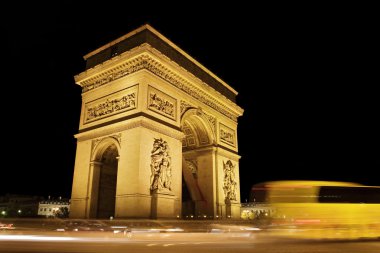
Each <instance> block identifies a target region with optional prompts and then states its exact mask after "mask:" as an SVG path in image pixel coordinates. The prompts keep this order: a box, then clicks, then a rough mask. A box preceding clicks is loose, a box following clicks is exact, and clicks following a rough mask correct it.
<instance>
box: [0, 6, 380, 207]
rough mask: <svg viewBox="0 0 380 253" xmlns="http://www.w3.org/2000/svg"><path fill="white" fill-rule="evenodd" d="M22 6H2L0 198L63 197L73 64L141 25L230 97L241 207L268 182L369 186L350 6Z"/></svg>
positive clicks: (372, 131)
mask: <svg viewBox="0 0 380 253" xmlns="http://www.w3.org/2000/svg"><path fill="white" fill-rule="evenodd" d="M34 2H35V1H33V3H28V4H25V3H17V2H16V3H14V4H8V6H7V8H6V9H5V8H4V9H3V10H2V12H5V14H6V15H2V16H1V18H0V19H1V20H0V21H1V22H0V28H1V39H0V40H1V62H2V64H1V68H0V69H1V94H2V98H3V100H2V110H1V112H2V120H1V122H2V132H3V136H2V142H1V143H2V165H1V174H0V178H1V181H0V195H2V194H5V193H18V194H29V195H31V194H34V195H42V196H45V197H46V196H48V195H51V196H62V197H70V195H71V186H72V176H73V170H74V159H75V150H76V140H75V138H74V136H73V135H74V134H76V133H77V131H78V126H79V114H80V106H81V89H80V87H79V86H78V85H76V84H75V82H74V75H76V74H78V73H80V72H82V71H84V67H85V61H84V60H83V58H82V57H83V56H84V55H85V54H87V53H89V52H91V51H93V50H95V49H97V48H98V47H100V46H102V45H104V44H106V43H108V42H110V41H112V40H114V39H117V38H118V37H120V36H122V35H124V34H126V33H128V32H130V31H131V30H134V29H136V28H138V27H140V26H141V25H143V24H146V23H149V24H150V25H152V26H153V27H154V28H155V29H156V30H158V31H159V32H161V33H162V34H163V35H164V36H166V37H167V38H168V39H170V40H171V41H172V42H174V43H175V44H176V45H178V46H179V47H180V48H182V49H183V50H184V51H185V52H187V53H188V54H190V55H191V56H192V57H194V58H195V59H196V60H197V61H199V62H200V63H201V64H203V65H204V66H205V67H206V68H208V69H209V70H211V71H212V72H213V73H215V74H216V75H217V76H219V77H220V78H221V79H222V80H224V81H225V82H227V83H228V84H229V85H230V86H232V87H233V88H234V89H235V90H237V91H238V92H239V95H238V97H237V103H238V105H239V106H240V107H242V108H243V109H244V110H245V112H244V114H243V116H242V117H241V118H239V121H238V123H239V125H238V144H239V155H241V156H242V158H241V160H240V182H241V201H242V202H245V200H246V198H248V192H249V189H250V187H251V185H252V184H255V183H259V182H263V181H268V180H280V179H311V180H340V181H354V182H359V183H363V184H370V185H380V177H378V176H376V175H377V174H378V171H379V166H380V142H379V141H380V136H379V132H380V123H379V120H378V118H379V109H380V101H379V92H378V91H377V86H379V81H378V76H376V79H372V78H370V76H372V75H373V74H374V73H375V66H376V65H375V64H374V63H375V61H376V62H378V57H375V52H376V50H378V49H376V50H375V44H376V43H375V38H376V33H377V32H378V29H377V30H373V28H372V27H371V26H372V24H373V23H375V20H374V19H375V18H374V16H371V15H366V14H365V13H363V12H362V11H361V10H360V9H356V8H355V6H351V8H347V9H346V8H345V7H342V6H339V7H332V6H328V7H326V6H289V5H286V6H276V5H270V4H268V5H267V6H264V5H259V4H254V3H253V4H254V6H253V7H248V6H244V4H241V5H236V6H235V7H234V6H231V5H230V4H228V5H218V6H213V8H210V7H205V6H204V5H202V4H199V3H196V2H192V1H191V2H190V1H189V2H181V4H180V5H178V6H174V8H175V9H174V10H173V9H171V8H169V7H168V6H167V5H165V3H163V2H161V1H159V3H156V4H154V5H151V4H148V3H147V2H145V1H144V2H143V3H142V5H140V6H138V5H137V4H132V3H131V2H130V1H125V2H126V3H128V4H124V5H123V4H120V3H121V2H112V1H105V2H104V4H102V5H99V4H96V3H94V2H88V3H87V4H85V3H83V2H82V3H81V4H78V3H76V2H75V1H49V2H47V3H44V4H42V3H41V4H36V3H34ZM244 2H245V1H244ZM244 2H242V3H244ZM236 3H238V1H237V2H235V4H236ZM178 4H179V3H178ZM90 6H91V7H90ZM147 6H150V7H147ZM376 31H377V32H376ZM377 45H378V44H376V48H377ZM376 72H378V69H376Z"/></svg>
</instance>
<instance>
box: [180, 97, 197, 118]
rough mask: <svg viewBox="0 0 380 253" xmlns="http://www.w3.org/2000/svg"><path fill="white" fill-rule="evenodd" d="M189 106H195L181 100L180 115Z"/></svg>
mask: <svg viewBox="0 0 380 253" xmlns="http://www.w3.org/2000/svg"><path fill="white" fill-rule="evenodd" d="M189 108H195V106H193V105H191V104H189V103H187V102H186V101H183V100H181V105H180V111H181V117H182V115H183V114H184V113H185V112H186V111H187V109H189Z"/></svg>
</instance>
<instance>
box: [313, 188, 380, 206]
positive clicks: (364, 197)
mask: <svg viewBox="0 0 380 253" xmlns="http://www.w3.org/2000/svg"><path fill="white" fill-rule="evenodd" d="M318 202H320V203H369V204H371V203H380V188H378V187H341V186H321V187H320V191H319V198H318Z"/></svg>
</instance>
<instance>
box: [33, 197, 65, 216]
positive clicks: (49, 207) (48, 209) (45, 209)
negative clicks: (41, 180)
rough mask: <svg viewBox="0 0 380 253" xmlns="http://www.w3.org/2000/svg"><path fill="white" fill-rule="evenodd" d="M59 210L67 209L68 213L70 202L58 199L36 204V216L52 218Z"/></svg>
mask: <svg viewBox="0 0 380 253" xmlns="http://www.w3.org/2000/svg"><path fill="white" fill-rule="evenodd" d="M60 208H67V210H68V211H70V200H69V199H62V198H61V197H59V198H58V199H50V196H49V199H48V200H42V201H40V202H39V204H38V215H41V216H46V217H53V216H56V214H57V212H59V210H60Z"/></svg>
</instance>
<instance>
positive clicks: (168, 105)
mask: <svg viewBox="0 0 380 253" xmlns="http://www.w3.org/2000/svg"><path fill="white" fill-rule="evenodd" d="M148 109H150V110H152V111H154V112H157V113H159V114H161V115H163V116H165V117H168V118H170V119H172V120H176V119H177V117H176V114H177V100H176V99H175V98H173V97H171V96H169V95H167V94H165V93H163V92H162V91H159V90H157V89H156V88H153V87H152V86H149V88H148Z"/></svg>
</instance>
